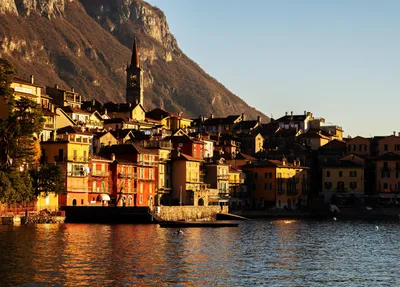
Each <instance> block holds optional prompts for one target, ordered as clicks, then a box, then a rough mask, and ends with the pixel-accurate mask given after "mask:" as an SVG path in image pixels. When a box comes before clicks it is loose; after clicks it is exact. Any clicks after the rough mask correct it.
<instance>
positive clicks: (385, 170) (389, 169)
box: [381, 167, 397, 172]
mask: <svg viewBox="0 0 400 287" xmlns="http://www.w3.org/2000/svg"><path fill="white" fill-rule="evenodd" d="M396 169H397V167H396ZM390 171H391V168H390V167H381V172H390Z"/></svg>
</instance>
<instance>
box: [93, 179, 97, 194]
mask: <svg viewBox="0 0 400 287" xmlns="http://www.w3.org/2000/svg"><path fill="white" fill-rule="evenodd" d="M96 190H97V189H96V182H95V181H93V192H96Z"/></svg>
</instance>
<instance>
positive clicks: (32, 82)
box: [31, 75, 35, 84]
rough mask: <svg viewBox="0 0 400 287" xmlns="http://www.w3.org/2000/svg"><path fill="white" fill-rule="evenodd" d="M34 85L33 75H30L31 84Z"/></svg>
mask: <svg viewBox="0 0 400 287" xmlns="http://www.w3.org/2000/svg"><path fill="white" fill-rule="evenodd" d="M34 83H35V77H34V76H33V75H31V84H34Z"/></svg>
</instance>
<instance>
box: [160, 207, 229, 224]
mask: <svg viewBox="0 0 400 287" xmlns="http://www.w3.org/2000/svg"><path fill="white" fill-rule="evenodd" d="M156 213H157V215H158V216H159V217H160V218H161V219H162V220H165V221H178V220H185V221H207V220H215V219H216V215H217V214H218V213H228V206H222V207H221V206H158V207H157V208H156Z"/></svg>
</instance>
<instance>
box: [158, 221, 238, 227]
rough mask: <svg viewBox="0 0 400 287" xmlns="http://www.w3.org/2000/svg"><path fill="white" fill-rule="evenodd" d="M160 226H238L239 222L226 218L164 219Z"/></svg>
mask: <svg viewBox="0 0 400 287" xmlns="http://www.w3.org/2000/svg"><path fill="white" fill-rule="evenodd" d="M158 224H159V225H160V227H179V228H182V227H214V228H216V227H238V226H239V223H237V222H233V221H225V220H214V221H162V222H160V223H158Z"/></svg>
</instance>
